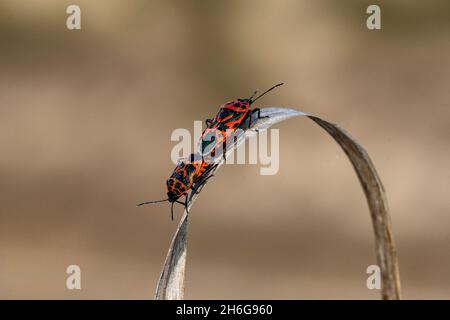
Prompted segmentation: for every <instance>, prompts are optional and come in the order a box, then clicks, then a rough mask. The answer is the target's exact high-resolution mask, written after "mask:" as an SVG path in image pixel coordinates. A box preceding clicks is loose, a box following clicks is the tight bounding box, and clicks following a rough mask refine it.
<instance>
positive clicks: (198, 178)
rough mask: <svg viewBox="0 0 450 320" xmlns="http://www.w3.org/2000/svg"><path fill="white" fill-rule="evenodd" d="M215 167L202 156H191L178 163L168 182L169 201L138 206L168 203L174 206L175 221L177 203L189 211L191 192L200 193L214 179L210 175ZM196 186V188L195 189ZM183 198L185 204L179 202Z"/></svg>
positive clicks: (147, 202)
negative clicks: (189, 194)
mask: <svg viewBox="0 0 450 320" xmlns="http://www.w3.org/2000/svg"><path fill="white" fill-rule="evenodd" d="M214 167H215V165H210V164H208V163H206V162H205V161H203V160H202V158H201V156H200V155H198V154H197V155H195V154H191V155H190V156H189V157H188V158H187V159H182V160H180V161H179V162H178V164H177V166H176V167H175V169H174V170H173V172H172V175H171V176H170V178H169V179H167V180H166V191H167V199H163V200H156V201H146V202H142V203H140V204H138V206H142V205H145V204H151V203H158V202H165V201H168V202H170V203H171V204H172V205H171V217H172V220H173V205H174V203H175V202H176V203H180V204H182V205H184V207H185V209H186V211H187V210H188V192H189V190H192V191H194V192H195V193H198V192H199V188H201V187H202V186H203V185H204V183H205V182H206V180H208V179H209V178H210V177H212V175H211V174H210V173H211V170H212V169H213V168H214ZM194 185H196V187H194ZM182 196H185V197H186V198H185V201H184V203H183V202H181V201H179V200H178V199H179V198H181V197H182Z"/></svg>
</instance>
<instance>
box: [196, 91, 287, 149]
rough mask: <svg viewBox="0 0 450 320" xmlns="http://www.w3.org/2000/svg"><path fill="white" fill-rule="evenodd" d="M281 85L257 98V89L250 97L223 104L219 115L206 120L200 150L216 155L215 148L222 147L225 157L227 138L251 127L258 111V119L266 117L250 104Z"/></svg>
mask: <svg viewBox="0 0 450 320" xmlns="http://www.w3.org/2000/svg"><path fill="white" fill-rule="evenodd" d="M281 85H283V83H279V84H277V85H275V86H273V87H271V88H269V89H268V90H266V91H265V92H263V93H262V94H260V95H259V96H257V97H256V98H254V96H255V95H256V93H257V92H258V91H255V92H254V93H253V95H252V96H251V97H250V98H246V99H237V100H234V101H229V102H227V103H225V104H223V105H221V106H220V108H219V112H218V113H217V115H216V116H215V117H214V118H213V119H207V120H206V121H205V123H206V128H205V130H204V131H203V133H202V136H201V140H200V150H201V152H202V154H203V156H205V155H212V156H214V153H215V150H216V149H218V148H221V149H222V152H223V156H224V158H225V153H226V149H225V148H226V145H225V144H226V141H227V139H229V138H230V137H231V136H232V135H233V134H234V132H235V131H236V130H237V129H238V128H239V129H243V130H245V129H248V128H250V127H251V125H252V116H253V115H254V114H255V113H257V117H258V119H260V118H264V117H261V110H260V109H259V108H254V109H250V106H251V105H252V104H253V103H254V102H255V101H256V100H258V99H259V98H261V97H262V96H264V95H265V94H266V93H268V92H270V91H272V90H273V89H275V88H276V87H279V86H281Z"/></svg>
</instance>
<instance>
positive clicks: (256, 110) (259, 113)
mask: <svg viewBox="0 0 450 320" xmlns="http://www.w3.org/2000/svg"><path fill="white" fill-rule="evenodd" d="M254 113H258V119H262V118H268V117H269V116H262V117H261V109H260V108H255V109H253V111H252V114H254Z"/></svg>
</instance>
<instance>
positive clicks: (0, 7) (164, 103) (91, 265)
mask: <svg viewBox="0 0 450 320" xmlns="http://www.w3.org/2000/svg"><path fill="white" fill-rule="evenodd" d="M73 3H75V4H78V5H79V6H80V7H81V11H82V29H81V30H80V31H68V30H67V29H66V25H65V24H66V18H67V14H66V8H67V6H68V5H70V4H73ZM369 4H378V5H380V6H381V10H382V30H381V31H369V30H368V29H367V28H366V25H365V23H366V18H367V14H366V13H365V11H366V8H367V6H368V5H369ZM449 12H450V3H449V2H448V1H400V0H398V1H312V0H311V1H299V0H291V1H287V0H283V1H275V0H272V1H256V0H255V1H144V0H142V1H138V0H135V1H130V0H127V1H125V0H121V1H119V0H114V1H113V0H96V1H87V0H86V1H85V0H77V1H62V0H53V1H50V0H41V1H32V0H21V1H16V0H0V37H1V45H0V203H1V206H0V298H3V299H47V298H56V299H81V298H85V299H151V298H153V294H154V290H155V286H156V282H157V279H158V276H159V272H160V270H161V267H162V263H163V261H164V258H165V255H166V253H167V249H168V246H169V242H170V240H171V237H172V234H173V232H174V231H175V228H176V225H177V223H176V222H172V221H171V220H170V214H169V212H170V210H169V206H168V204H159V205H155V206H149V207H145V208H137V207H136V206H135V204H136V203H138V202H140V201H142V200H147V199H159V198H162V197H164V196H165V189H164V181H165V179H166V178H167V177H168V175H170V173H171V171H172V170H173V167H174V165H173V164H172V163H171V160H170V152H171V149H172V147H173V146H174V144H175V143H174V142H171V141H170V134H171V132H172V131H173V130H174V129H176V128H187V129H192V128H193V121H194V120H203V119H205V118H207V117H211V116H213V115H214V114H215V112H216V111H217V107H218V106H219V105H220V104H221V103H223V102H224V101H227V100H230V99H234V98H237V97H243V96H244V97H245V96H248V95H249V94H250V93H251V92H252V91H253V90H254V89H255V88H259V89H264V88H267V87H269V86H271V85H272V84H275V83H277V82H280V81H284V82H286V85H285V86H283V87H281V88H279V89H277V90H276V91H274V92H273V93H271V94H270V95H267V96H266V97H265V98H264V99H261V100H260V102H259V105H260V106H262V107H263V106H274V105H277V106H288V107H294V108H297V109H300V110H303V111H306V112H309V113H313V114H317V115H320V116H322V117H324V118H325V119H327V120H329V121H332V122H335V123H338V124H339V125H341V127H343V128H345V129H346V130H347V131H348V132H349V133H350V134H351V135H352V136H353V137H355V138H356V139H357V140H358V141H359V142H360V143H361V144H362V145H363V146H364V147H365V148H366V149H367V150H368V152H369V154H370V155H371V157H372V160H373V161H374V163H375V166H376V168H377V170H378V172H379V174H380V176H381V178H382V181H383V182H384V185H385V187H386V190H387V196H388V199H389V202H390V207H391V211H392V222H393V228H394V236H395V240H396V243H397V245H398V254H399V261H400V272H401V279H402V285H403V295H404V297H405V298H410V299H431V298H447V299H448V298H450V230H449V227H450V216H449V211H450V196H449V184H450V169H449V164H450V145H449V138H450V105H449V101H450V90H449V89H450V16H449ZM277 128H279V129H280V170H279V173H278V174H277V175H274V176H261V175H260V174H259V165H230V166H225V167H223V168H222V169H221V170H220V171H219V172H218V173H217V175H216V177H215V178H214V179H213V180H211V183H209V184H208V185H207V187H206V188H204V190H203V192H202V195H201V196H200V198H199V200H198V201H197V202H196V204H195V206H194V208H193V210H192V212H191V219H190V226H189V228H190V230H189V232H190V234H189V249H188V261H187V270H186V271H187V274H186V279H187V282H186V298H190V299H200V298H204V299H213V298H224V299H232V298H236V299H240V298H247V299H250V298H255V299H259V298H268V299H272V298H273V299H278V298H285V299H312V298H317V299H350V298H352V299H378V298H379V292H378V291H377V290H372V291H371V290H368V289H367V288H366V278H367V276H368V275H367V274H366V268H367V266H368V265H371V264H375V263H376V260H375V253H374V242H373V235H372V227H371V222H370V219H369V212H368V208H367V205H366V202H365V198H364V195H363V192H362V190H361V188H360V186H359V183H358V180H357V177H356V175H355V173H354V172H353V169H352V167H351V165H350V163H349V162H348V161H347V159H346V157H345V155H344V153H343V152H342V151H341V150H340V149H339V147H338V146H337V145H336V144H335V143H334V141H333V140H332V139H331V138H330V137H329V136H328V135H327V134H325V133H324V132H323V131H322V130H321V129H320V128H319V127H317V126H316V125H315V124H313V123H312V122H310V121H308V120H307V119H293V120H289V121H287V122H285V123H282V124H280V125H278V126H277ZM176 211H177V214H176V217H177V218H179V217H180V216H181V211H182V210H181V207H178V208H177V209H176ZM71 264H77V265H79V266H80V267H81V270H82V290H73V291H69V290H67V289H66V286H65V285H66V277H67V274H66V268H67V266H68V265H71Z"/></svg>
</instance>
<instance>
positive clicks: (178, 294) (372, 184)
mask: <svg viewBox="0 0 450 320" xmlns="http://www.w3.org/2000/svg"><path fill="white" fill-rule="evenodd" d="M261 116H263V117H265V118H259V119H258V118H256V117H255V118H253V119H252V128H251V129H249V130H247V131H245V133H244V134H243V135H241V136H240V137H238V140H237V142H236V144H235V146H234V147H235V148H236V147H238V146H239V145H240V144H241V143H243V142H244V141H245V139H247V138H249V137H250V136H252V135H256V134H257V130H265V129H268V128H270V127H271V126H273V125H274V124H276V123H278V122H281V121H284V120H287V119H289V118H292V117H295V116H306V117H308V118H309V119H311V120H313V121H314V122H315V123H317V124H318V125H319V126H320V127H322V128H323V129H324V130H325V131H327V132H328V133H329V134H330V135H331V136H332V137H333V138H334V140H335V141H336V142H337V143H338V144H339V145H340V146H341V148H342V149H343V150H344V152H345V153H346V155H347V157H348V158H349V160H350V162H351V163H352V165H353V168H354V169H355V171H356V174H357V176H358V178H359V181H360V183H361V186H362V187H363V190H364V194H365V196H366V199H367V203H368V205H369V210H370V214H371V218H372V224H373V228H374V233H375V247H376V257H377V262H378V265H379V267H380V270H381V276H382V289H381V296H382V298H383V299H400V297H401V292H400V274H399V269H398V262H397V253H396V249H395V244H394V241H393V237H392V227H391V222H390V217H389V208H388V204H387V199H386V195H385V191H384V187H383V184H382V183H381V180H380V178H379V176H378V174H377V172H376V170H375V167H374V166H373V164H372V161H371V160H370V157H369V155H368V154H367V152H366V151H365V150H364V148H363V147H361V145H359V144H358V143H357V142H356V141H355V140H354V139H353V138H351V137H350V136H349V135H348V134H347V133H346V132H345V131H344V130H342V129H340V128H339V127H338V126H337V125H335V124H333V123H331V122H328V121H326V120H323V119H321V118H319V117H316V116H313V115H309V114H306V113H304V112H301V111H298V110H294V109H288V108H278V107H271V108H263V109H261ZM230 152H233V150H229V151H228V153H230ZM223 163H224V162H223V160H221V161H220V162H219V163H218V166H217V167H216V168H215V170H214V171H217V170H218V169H219V168H220V167H221V166H222V165H223ZM213 173H214V172H213ZM197 196H198V194H195V193H193V192H191V193H190V194H189V205H188V210H189V209H190V208H191V207H192V204H193V203H194V201H195V199H196V198H197ZM187 228H188V213H187V212H186V211H185V212H184V214H183V216H182V218H181V220H180V223H179V225H178V227H177V230H176V232H175V235H174V237H173V239H172V243H171V245H170V249H169V252H168V254H167V257H166V260H165V262H164V266H163V270H162V272H161V276H160V278H159V281H158V286H157V288H156V295H155V299H162V300H166V299H167V300H173V299H183V297H184V275H185V267H186V252H187Z"/></svg>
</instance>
